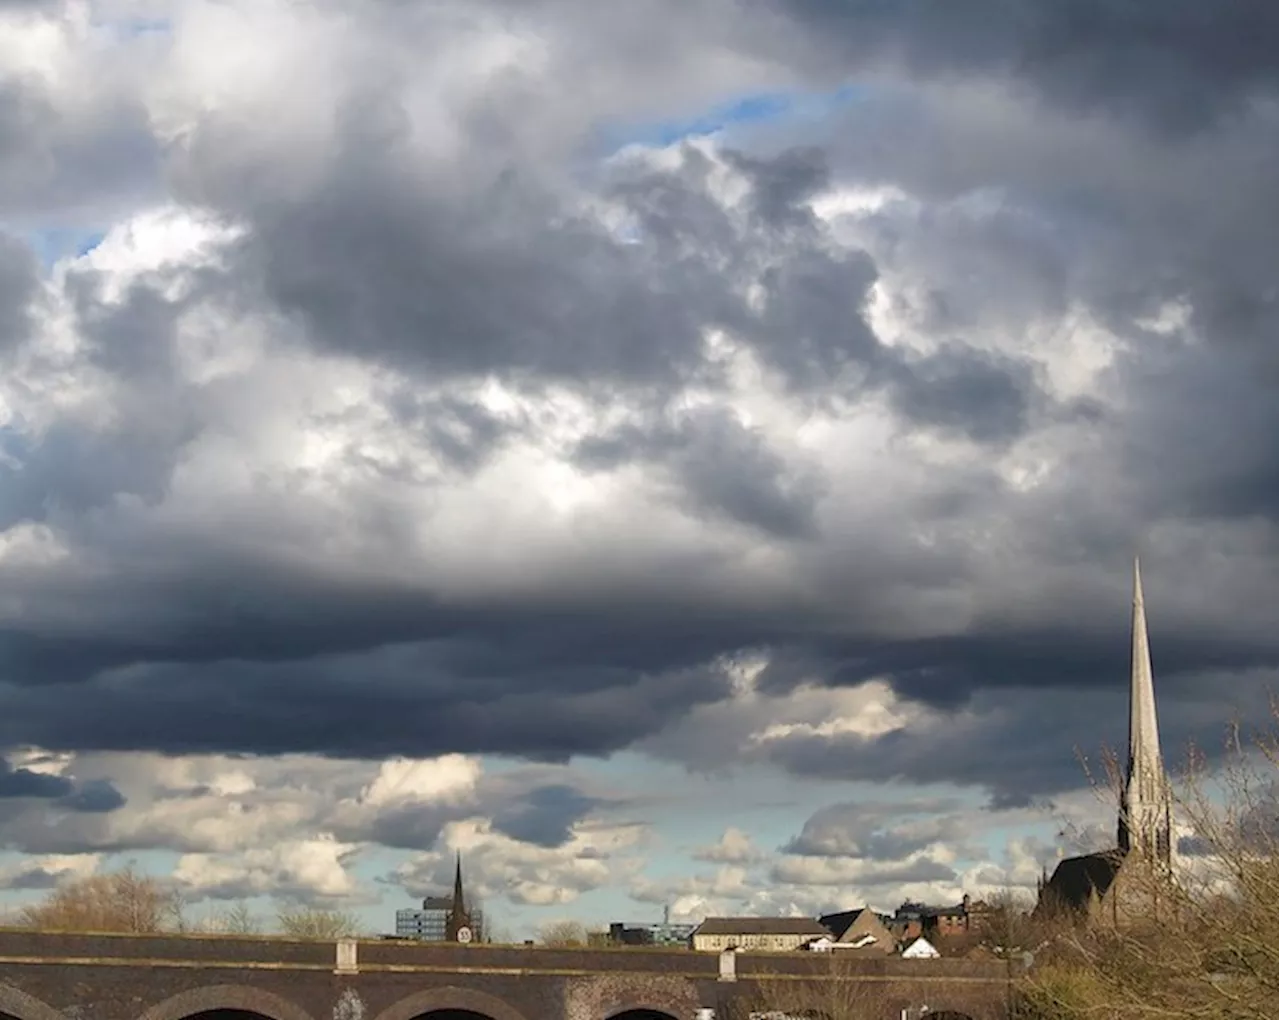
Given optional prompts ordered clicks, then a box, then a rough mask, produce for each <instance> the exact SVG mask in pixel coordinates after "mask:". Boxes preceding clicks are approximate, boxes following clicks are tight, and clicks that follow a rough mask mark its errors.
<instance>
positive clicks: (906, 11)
mask: <svg viewBox="0 0 1280 1020" xmlns="http://www.w3.org/2000/svg"><path fill="white" fill-rule="evenodd" d="M770 6H773V7H775V8H777V9H779V10H781V11H783V12H785V13H787V14H789V15H791V16H792V17H794V18H795V19H796V20H797V21H798V22H800V23H801V24H803V25H804V26H806V27H808V28H811V29H812V30H813V36H814V41H815V43H816V44H817V46H818V48H819V49H821V50H825V51H826V52H827V53H828V54H830V55H831V57H832V58H833V59H838V60H839V61H841V62H849V61H852V62H853V64H854V66H855V67H856V66H857V65H858V64H862V63H878V62H883V61H889V62H893V63H900V64H901V65H903V66H904V67H905V69H906V70H907V71H908V73H910V74H912V75H914V76H923V77H936V78H939V79H945V78H947V77H948V76H952V75H956V74H959V75H974V76H991V77H996V78H1001V77H1005V78H1013V79H1019V80H1022V81H1026V82H1029V83H1031V84H1032V85H1033V86H1034V87H1035V88H1037V89H1038V90H1039V91H1040V92H1041V94H1042V95H1044V96H1045V97H1046V98H1047V99H1049V100H1051V101H1053V102H1055V103H1061V104H1065V105H1067V106H1069V107H1072V108H1076V109H1081V110H1085V111H1089V112H1100V113H1102V114H1104V115H1115V114H1116V113H1117V112H1119V113H1127V112H1132V113H1134V114H1136V115H1138V116H1140V117H1142V118H1144V119H1149V120H1151V121H1153V122H1154V123H1156V124H1158V125H1160V126H1161V127H1167V128H1176V129H1187V128H1194V127H1196V126H1199V125H1202V124H1203V123H1204V122H1205V121H1206V120H1208V119H1210V118H1212V117H1214V116H1215V115H1218V114H1221V113H1223V112H1224V111H1226V110H1229V109H1230V108H1232V107H1234V106H1238V105H1240V104H1242V103H1245V102H1248V101H1249V100H1250V99H1251V98H1253V97H1256V96H1266V98H1267V99H1268V100H1274V98H1275V90H1276V50H1275V47H1274V46H1273V45H1272V41H1273V40H1274V39H1275V38H1276V34H1277V17H1276V7H1275V5H1274V4H1270V3H1265V2H1259V0H1226V2H1225V3H1221V4H1215V5H1214V6H1212V7H1206V6H1204V5H1203V4H1200V3H1197V2H1196V0H1173V2H1170V3H1161V4H1141V3H1117V2H1115V0H1080V2H1076V3H1069V4H1062V3H1057V2H1055V0H983V2H979V3H966V4H947V3H933V2H930V0H904V2H901V3H881V2H878V0H770ZM846 66H847V64H846Z"/></svg>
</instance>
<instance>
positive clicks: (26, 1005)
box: [0, 985, 65, 1020]
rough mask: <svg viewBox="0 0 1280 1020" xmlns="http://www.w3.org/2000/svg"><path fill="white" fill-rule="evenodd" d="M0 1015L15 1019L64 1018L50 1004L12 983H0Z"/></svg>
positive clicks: (59, 1019) (42, 1019)
mask: <svg viewBox="0 0 1280 1020" xmlns="http://www.w3.org/2000/svg"><path fill="white" fill-rule="evenodd" d="M0 1016H11V1017H14V1018H15V1020H65V1018H64V1017H63V1015H62V1014H61V1013H59V1012H58V1011H57V1010H56V1009H54V1008H53V1007H52V1006H46V1005H45V1004H44V1003H43V1002H41V1001H40V1000H39V999H37V998H35V997H34V996H31V995H28V994H27V993H26V992H20V991H18V989H16V988H14V987H13V986H12V985H0Z"/></svg>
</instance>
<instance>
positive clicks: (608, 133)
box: [596, 83, 866, 152]
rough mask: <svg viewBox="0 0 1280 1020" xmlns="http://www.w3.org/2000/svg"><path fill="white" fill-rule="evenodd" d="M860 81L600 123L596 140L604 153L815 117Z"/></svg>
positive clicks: (855, 92) (853, 92) (845, 98)
mask: <svg viewBox="0 0 1280 1020" xmlns="http://www.w3.org/2000/svg"><path fill="white" fill-rule="evenodd" d="M865 91H866V90H865V86H862V85H857V84H852V83H849V84H845V85H842V86H840V87H839V88H837V89H833V90H829V91H825V92H784V91H780V92H759V93H753V94H749V95H745V96H739V97H737V98H735V99H730V100H728V101H726V102H723V103H719V104H717V105H716V106H713V107H711V108H710V109H708V110H703V111H701V112H698V113H694V114H692V115H691V116H688V117H675V118H670V119H665V120H657V121H648V122H635V123H617V124H607V125H604V126H602V127H601V128H600V129H599V130H598V131H597V133H596V140H597V144H598V145H599V147H600V148H602V149H603V150H605V151H606V152H616V151H618V150H619V149H621V148H624V147H626V146H628V145H645V146H652V147H657V148H662V147H666V146H669V145H674V144H676V143H677V142H680V141H684V140H685V139H688V138H703V137H707V136H711V135H717V134H722V133H724V132H726V131H730V130H732V129H735V128H742V129H746V128H751V127H757V126H764V125H768V124H776V123H781V122H785V121H789V120H805V119H820V118H822V117H824V116H826V115H827V114H829V113H831V112H833V111H834V110H836V109H838V108H839V107H841V106H843V105H845V104H847V103H851V102H853V101H855V100H857V99H859V98H861V97H862V96H863V95H864V94H865Z"/></svg>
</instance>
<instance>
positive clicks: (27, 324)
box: [0, 231, 39, 356]
mask: <svg viewBox="0 0 1280 1020" xmlns="http://www.w3.org/2000/svg"><path fill="white" fill-rule="evenodd" d="M38 286H39V277H38V274H37V264H36V257H35V253H34V252H33V251H32V250H31V248H30V247H29V246H27V245H26V244H23V243H22V242H21V241H19V240H18V239H17V238H16V237H11V236H9V235H8V234H6V233H4V231H0V356H2V355H3V354H4V353H5V352H6V351H7V350H10V349H12V348H14V347H17V346H18V344H20V343H22V342H23V341H24V340H26V339H27V337H28V335H29V334H30V332H31V324H32V317H31V305H32V303H33V302H34V301H35V299H36V294H37V288H38Z"/></svg>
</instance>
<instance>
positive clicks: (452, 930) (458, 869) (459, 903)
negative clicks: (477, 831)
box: [445, 851, 475, 942]
mask: <svg viewBox="0 0 1280 1020" xmlns="http://www.w3.org/2000/svg"><path fill="white" fill-rule="evenodd" d="M474 934H475V933H474V932H473V931H472V929H471V915H470V914H469V913H467V901H466V897H465V896H464V895H463V893H462V853H461V851H459V852H458V854H457V856H456V858H455V861H454V871H453V905H452V906H451V907H450V909H449V917H448V919H447V920H446V922H445V938H446V939H448V940H449V941H450V942H470V941H471V939H472V937H473V936H474Z"/></svg>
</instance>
